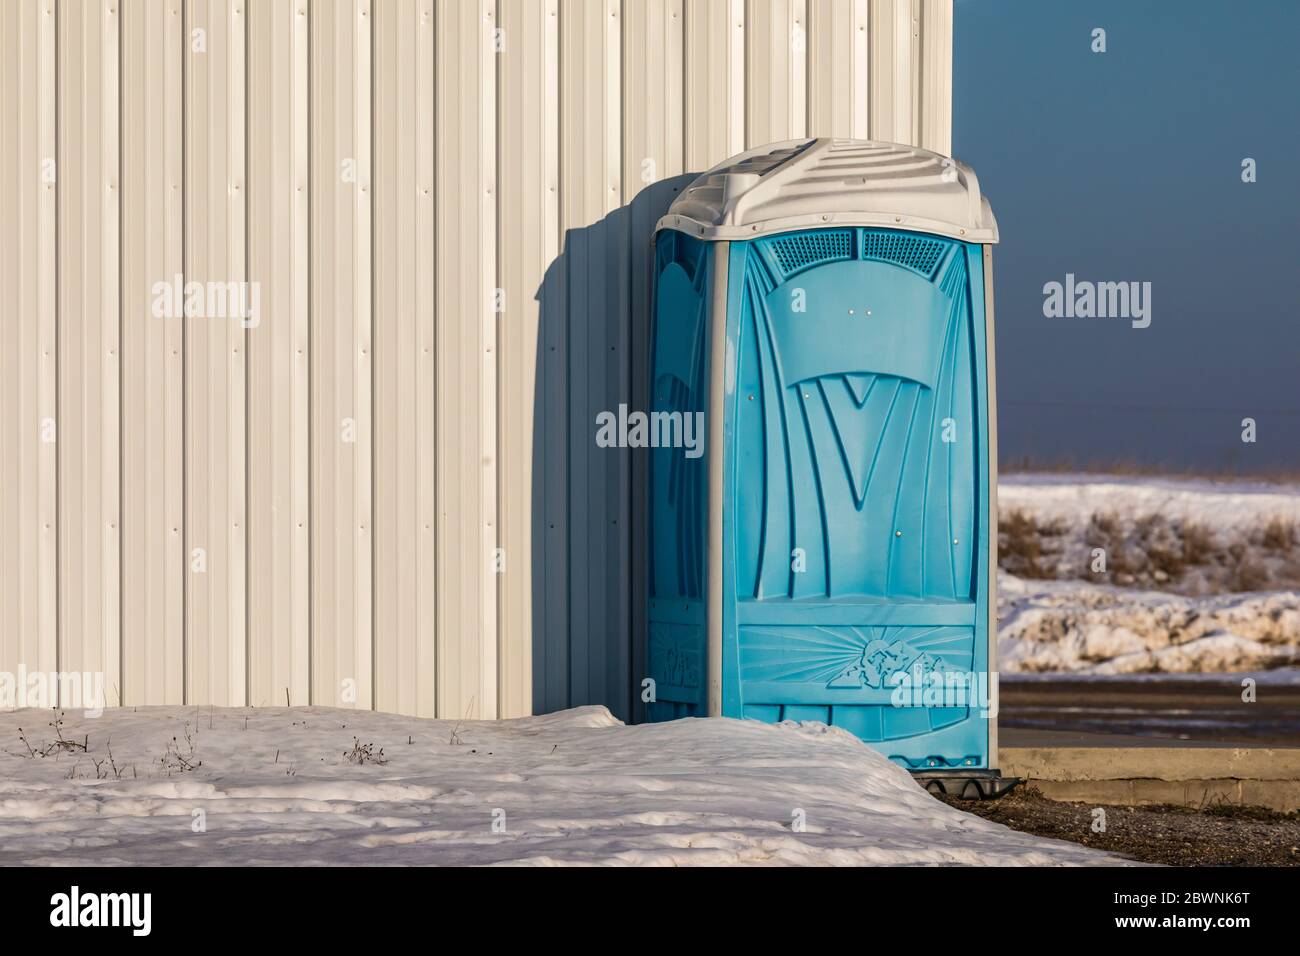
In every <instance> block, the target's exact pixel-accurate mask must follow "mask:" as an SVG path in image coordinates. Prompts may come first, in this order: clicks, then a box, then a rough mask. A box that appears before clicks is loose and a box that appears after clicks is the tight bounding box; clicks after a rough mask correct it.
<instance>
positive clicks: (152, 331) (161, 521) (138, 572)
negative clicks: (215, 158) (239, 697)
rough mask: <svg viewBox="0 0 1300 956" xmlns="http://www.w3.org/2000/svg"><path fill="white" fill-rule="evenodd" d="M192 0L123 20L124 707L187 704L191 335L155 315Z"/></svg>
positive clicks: (135, 8) (178, 146)
mask: <svg viewBox="0 0 1300 956" xmlns="http://www.w3.org/2000/svg"><path fill="white" fill-rule="evenodd" d="M181 3H182V0H166V2H165V3H159V4H126V5H124V6H123V7H122V8H121V14H122V25H121V30H122V58H121V63H122V88H121V94H122V104H121V116H122V180H121V183H122V185H121V193H122V200H121V202H122V262H121V265H122V665H123V674H122V701H123V703H125V704H127V705H132V706H134V705H139V704H179V703H181V702H182V700H183V695H184V663H185V661H184V657H185V647H184V635H185V620H184V609H185V568H186V561H185V556H184V550H183V549H184V537H183V532H182V528H183V524H184V520H185V516H184V502H185V497H184V494H185V491H184V463H185V459H184V445H183V429H182V425H183V416H184V386H183V375H184V367H183V361H184V360H183V356H182V348H183V345H184V330H183V327H182V319H181V317H180V316H179V315H155V314H154V310H153V302H154V295H155V293H154V288H155V284H157V283H163V284H170V283H173V281H174V279H175V277H176V276H178V275H180V273H181V253H182V234H181V212H182V210H181V206H182V181H181V180H182V169H181V152H182V123H181V97H182V90H183V86H182V82H181V72H182V63H183V59H182V58H183V57H184V56H185V55H186V54H185V50H186V44H185V40H184V38H183V35H182V32H181V30H182V22H181V20H182V17H181Z"/></svg>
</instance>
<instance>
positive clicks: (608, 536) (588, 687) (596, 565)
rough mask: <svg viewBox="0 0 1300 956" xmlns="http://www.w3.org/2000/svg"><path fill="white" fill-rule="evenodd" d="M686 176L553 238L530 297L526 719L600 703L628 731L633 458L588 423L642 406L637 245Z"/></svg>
mask: <svg viewBox="0 0 1300 956" xmlns="http://www.w3.org/2000/svg"><path fill="white" fill-rule="evenodd" d="M694 178H695V174H686V175H682V176H675V177H673V178H671V179H665V180H661V181H660V182H657V183H652V184H651V185H649V186H646V187H645V188H644V189H642V190H641V191H640V192H639V193H637V195H636V196H635V197H634V198H633V199H632V201H631V202H630V203H628V204H627V205H624V206H621V207H619V208H618V209H615V210H613V211H612V212H610V213H609V214H608V215H606V216H605V217H604V218H603V219H600V220H599V221H597V222H594V223H592V224H591V225H589V226H585V227H582V228H577V229H569V230H566V232H565V234H564V241H563V245H562V247H561V251H560V255H559V256H558V257H557V258H556V259H555V261H554V262H552V263H551V264H550V266H549V267H548V268H547V270H546V274H545V276H544V278H543V280H542V285H541V287H540V288H539V289H538V290H537V300H538V302H539V303H540V313H541V315H540V328H539V330H538V336H537V385H536V393H535V400H534V405H533V407H534V419H533V484H532V496H533V507H532V515H533V534H532V542H533V546H532V550H533V554H532V567H533V578H532V582H533V585H532V586H533V594H532V602H533V608H532V610H533V710H534V712H535V713H549V712H551V711H556V710H563V709H564V708H566V707H577V706H580V705H582V704H604V705H605V706H607V707H608V708H609V709H610V711H611V712H613V714H614V715H615V716H616V717H618V718H619V719H620V720H624V721H629V720H640V719H642V717H643V709H642V705H641V701H640V696H639V695H640V683H641V678H642V676H643V674H642V670H643V665H642V664H641V663H640V662H641V661H642V660H643V659H644V656H645V624H644V607H645V581H644V574H643V572H644V567H645V561H644V557H643V551H644V550H645V478H646V462H647V459H646V457H645V452H644V451H642V450H639V449H638V450H632V449H627V448H600V447H597V445H596V431H597V425H596V416H597V415H598V414H599V413H601V412H604V411H608V412H613V413H614V414H615V415H617V414H618V411H619V405H620V404H623V405H626V406H627V408H628V410H635V409H645V408H646V407H647V401H648V399H647V394H648V387H647V375H648V370H649V361H650V357H649V341H650V318H649V317H650V309H649V306H650V300H649V296H650V266H651V241H652V238H653V235H654V227H655V223H656V222H657V221H658V220H659V218H660V217H661V216H663V215H664V214H665V213H666V212H667V211H668V207H669V206H670V205H671V204H672V201H673V200H674V199H675V198H676V197H677V195H678V194H679V193H680V192H681V190H682V189H684V188H685V187H686V185H687V184H689V183H690V182H691V180H692V179H694Z"/></svg>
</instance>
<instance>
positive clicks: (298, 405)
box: [0, 0, 952, 717]
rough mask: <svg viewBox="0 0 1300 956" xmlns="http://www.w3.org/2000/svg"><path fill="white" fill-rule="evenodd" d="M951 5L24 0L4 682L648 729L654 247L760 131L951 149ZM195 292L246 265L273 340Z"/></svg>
mask: <svg viewBox="0 0 1300 956" xmlns="http://www.w3.org/2000/svg"><path fill="white" fill-rule="evenodd" d="M951 29H952V4H951V0H262V2H252V0H147V2H146V0H0V281H3V282H4V283H5V285H6V288H9V289H11V290H13V299H14V303H13V304H14V306H15V307H14V308H13V309H10V310H7V311H5V312H4V313H3V315H0V670H3V671H16V670H17V669H18V668H19V666H20V665H22V666H25V667H27V668H29V669H41V670H46V671H50V670H60V669H61V670H73V669H76V670H87V669H88V670H101V671H103V672H104V674H105V680H106V685H107V687H106V689H107V696H108V702H109V703H110V704H116V703H118V702H122V703H126V704H130V705H139V704H162V703H179V702H186V703H194V704H198V703H211V704H218V705H244V704H249V705H255V706H267V705H278V704H280V703H282V702H284V701H286V700H287V701H289V702H290V703H292V704H295V705H296V704H305V703H308V702H311V703H319V704H333V705H344V706H347V705H355V706H359V707H376V708H380V709H384V710H392V711H398V712H403V713H416V714H422V715H438V716H446V717H465V716H469V717H476V716H482V717H491V716H517V715H521V714H526V713H530V712H532V711H534V710H551V709H556V708H559V707H564V706H569V705H573V704H580V703H588V702H600V703H606V704H608V705H609V706H610V707H611V708H612V709H614V710H615V712H616V713H618V714H619V715H620V716H623V717H629V716H633V715H634V714H635V705H636V694H635V686H636V683H637V681H638V680H639V674H638V673H637V668H636V666H635V664H634V662H635V661H637V660H639V659H640V654H641V651H642V648H643V641H644V634H643V633H641V629H640V627H639V625H638V623H637V622H638V621H639V612H638V607H639V605H640V602H641V601H643V599H644V594H643V591H642V587H641V582H640V579H639V565H638V562H637V560H636V559H635V556H636V555H638V554H639V553H640V550H641V548H642V547H643V545H644V541H645V534H646V529H645V525H644V514H643V512H642V509H641V508H640V507H639V502H640V500H641V495H642V490H641V489H642V488H643V486H644V462H643V461H642V460H641V459H640V458H638V457H636V456H633V455H629V454H628V453H625V452H616V451H613V450H605V449H598V448H596V447H595V444H594V441H593V436H594V430H595V424H594V420H595V415H596V413H597V412H599V411H603V410H613V409H615V408H617V406H618V404H619V403H620V402H626V403H629V404H630V405H632V406H633V407H638V406H641V405H644V401H645V398H644V397H645V394H646V391H647V383H646V381H645V368H644V361H645V351H646V348H647V342H648V328H649V321H648V315H647V312H646V309H645V302H646V297H647V291H648V286H647V282H646V271H645V265H646V262H647V261H648V260H647V255H648V251H647V242H648V238H649V235H650V230H651V229H652V228H653V224H654V222H655V220H656V219H657V218H658V216H659V215H661V214H662V213H663V211H664V210H665V209H666V208H667V206H668V204H669V203H670V202H671V201H672V198H673V197H674V196H675V195H676V192H677V190H679V189H680V188H681V185H682V183H683V182H685V181H686V178H687V177H686V175H685V174H688V173H698V172H700V171H702V170H704V169H705V168H707V167H709V166H711V165H713V164H715V163H717V162H719V161H721V160H723V159H725V158H726V157H727V156H729V155H732V154H734V153H736V152H739V151H741V150H742V149H745V148H747V147H750V146H754V145H758V144H760V143H763V142H768V141H773V140H781V139H788V138H791V137H797V136H805V135H807V136H819V135H831V136H856V137H861V136H872V137H875V138H879V139H888V140H896V141H902V142H915V143H918V144H919V145H923V146H927V147H929V148H931V149H935V150H937V151H939V152H943V153H947V152H948V151H949V148H950V147H949V126H950V112H951V106H950V101H951V82H952V81H951V75H952V72H951ZM196 31H201V33H200V32H196ZM177 274H182V275H183V277H184V281H206V280H211V281H214V282H232V281H233V282H238V281H241V280H248V281H251V282H257V283H258V284H259V287H260V297H261V298H260V321H259V323H258V324H257V325H256V326H255V327H252V328H247V329H245V328H242V327H241V326H240V324H239V323H238V321H232V320H228V319H212V318H202V317H194V318H189V319H184V320H182V319H174V318H161V317H156V316H154V315H153V314H152V305H153V299H154V294H153V291H152V290H153V284H154V283H155V282H170V281H172V279H173V277H174V276H176V275H177ZM47 439H51V440H47ZM497 549H500V552H499V553H498V552H497ZM200 569H201V570H200Z"/></svg>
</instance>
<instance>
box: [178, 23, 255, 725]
mask: <svg viewBox="0 0 1300 956" xmlns="http://www.w3.org/2000/svg"><path fill="white" fill-rule="evenodd" d="M245 2H246V0H189V3H188V4H187V10H186V13H187V21H186V22H187V26H188V35H189V37H190V47H189V50H188V52H187V55H186V137H185V148H186V155H185V163H186V170H185V269H184V271H185V279H186V285H187V289H188V286H189V283H191V282H197V283H200V284H201V286H202V288H203V289H204V290H205V292H206V291H208V290H211V289H213V288H215V287H216V286H217V285H220V286H224V287H226V289H227V293H228V290H229V284H230V283H242V282H244V281H246V279H247V264H246V262H245V225H246V224H245V196H246V185H247V184H246V179H245V173H246V170H245V153H244V120H245V115H244V111H245V94H246V87H245V80H246V75H245V39H246V37H245V20H246V17H245V14H244V3H245ZM195 31H202V32H201V33H198V34H196V33H195ZM227 298H229V295H228V294H227ZM205 299H206V300H207V301H206V302H205V306H204V308H203V309H202V310H201V314H199V315H196V316H188V315H187V319H186V323H187V331H186V348H185V361H186V374H185V389H186V425H185V430H186V476H185V484H186V489H187V496H186V534H187V552H188V553H189V556H190V562H191V563H190V569H189V573H188V574H187V576H186V582H187V597H186V644H187V652H186V661H187V664H188V674H187V693H186V702H187V703H192V704H209V703H211V704H225V705H229V704H236V705H239V704H243V703H245V702H246V701H247V687H246V669H245V668H246V638H247V630H246V623H247V622H246V616H247V591H246V585H247V576H246V570H247V569H246V557H247V552H246V534H247V522H246V517H245V508H246V496H247V488H246V481H245V477H246V472H245V450H246V446H245V399H246V396H245V387H246V368H245V362H246V355H245V345H246V335H245V329H244V324H243V322H242V321H241V320H240V318H239V316H238V314H237V313H238V311H239V310H238V308H237V307H232V306H231V304H230V303H229V301H227V302H226V304H225V307H224V309H223V308H221V302H220V301H219V298H218V297H216V296H211V295H205ZM189 311H190V310H189V309H187V313H188V312H189ZM214 312H215V313H217V314H213V313H214ZM196 549H201V552H200V554H199V555H198V556H196V554H195V550H196Z"/></svg>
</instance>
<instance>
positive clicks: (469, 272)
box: [434, 0, 498, 717]
mask: <svg viewBox="0 0 1300 956" xmlns="http://www.w3.org/2000/svg"><path fill="white" fill-rule="evenodd" d="M436 17H437V28H436V30H435V38H436V41H437V48H436V52H435V54H434V61H435V64H436V81H435V82H436V84H437V90H438V103H439V107H440V108H439V109H438V111H437V116H438V125H437V130H436V133H435V135H436V137H437V142H438V146H439V148H438V150H437V157H436V166H437V171H436V187H435V189H436V195H437V202H436V211H435V219H436V226H435V228H436V235H437V238H436V242H437V248H438V256H437V262H436V269H437V286H436V295H437V328H438V340H437V353H438V371H437V381H438V385H437V402H436V405H437V435H438V439H437V440H438V452H437V455H438V463H439V466H438V483H437V494H438V519H439V526H438V581H439V594H438V611H437V617H438V661H439V667H438V715H439V716H442V717H494V716H496V714H497V628H496V616H497V608H496V602H497V577H498V575H496V574H494V573H492V571H491V569H490V567H489V561H490V559H491V553H492V551H493V549H495V547H496V534H497V528H496V481H497V465H496V447H497V443H496V388H497V380H496V361H497V354H496V326H497V313H496V312H495V311H494V310H493V302H494V301H495V298H496V286H497V279H496V275H497V262H496V259H497V256H496V216H497V211H496V201H497V189H496V119H497V117H496V67H497V64H496V56H497V55H496V53H494V52H493V50H494V44H495V39H496V37H495V31H496V29H497V15H496V3H495V0H476V2H459V0H440V2H439V3H438V6H437V11H436Z"/></svg>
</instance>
